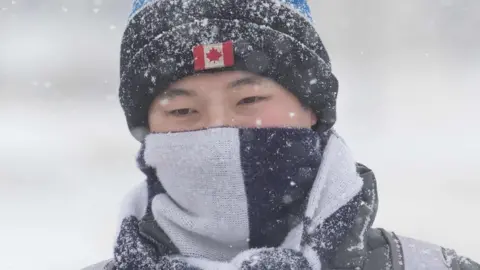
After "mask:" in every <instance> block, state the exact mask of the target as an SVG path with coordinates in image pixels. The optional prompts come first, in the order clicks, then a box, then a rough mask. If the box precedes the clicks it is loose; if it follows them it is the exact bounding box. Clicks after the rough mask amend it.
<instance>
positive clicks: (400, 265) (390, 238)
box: [380, 229, 415, 270]
mask: <svg viewBox="0 0 480 270" xmlns="http://www.w3.org/2000/svg"><path fill="white" fill-rule="evenodd" d="M380 231H381V232H382V234H383V236H384V237H385V239H386V240H387V244H388V246H389V250H390V258H391V261H392V270H409V268H407V267H405V263H404V256H403V249H402V244H401V243H400V239H398V237H397V235H396V234H394V233H390V232H387V231H386V230H384V229H380ZM412 269H415V268H412Z"/></svg>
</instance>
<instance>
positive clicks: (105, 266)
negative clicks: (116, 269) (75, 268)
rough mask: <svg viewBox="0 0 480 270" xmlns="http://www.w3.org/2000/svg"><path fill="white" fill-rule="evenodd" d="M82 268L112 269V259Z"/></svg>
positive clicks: (87, 269) (95, 269)
mask: <svg viewBox="0 0 480 270" xmlns="http://www.w3.org/2000/svg"><path fill="white" fill-rule="evenodd" d="M82 270H113V261H112V260H106V261H103V262H99V263H96V264H93V265H90V266H87V267H85V268H83V269H82Z"/></svg>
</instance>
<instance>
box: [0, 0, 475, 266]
mask: <svg viewBox="0 0 480 270" xmlns="http://www.w3.org/2000/svg"><path fill="white" fill-rule="evenodd" d="M313 2H314V3H312V9H313V15H314V18H315V19H316V23H317V27H318V29H319V31H321V35H322V37H323V40H324V42H325V44H326V46H327V48H328V49H329V52H330V55H331V57H332V59H333V65H334V66H333V67H334V72H335V73H336V74H337V76H338V77H339V80H340V85H341V88H340V96H339V120H338V124H337V129H338V130H339V132H340V133H341V134H343V136H344V137H345V139H346V140H347V141H348V142H349V144H350V146H351V148H352V149H353V152H354V153H355V155H356V157H357V158H358V160H359V161H362V162H363V163H366V164H367V165H368V166H370V167H371V168H372V169H374V170H375V172H376V175H377V178H378V185H379V189H380V210H379V216H378V219H377V222H376V225H377V226H384V227H386V228H388V229H391V230H395V231H397V232H398V233H399V234H403V235H408V236H411V237H417V238H422V239H425V240H428V241H432V242H436V243H439V244H442V245H445V246H449V247H453V248H456V249H457V251H458V252H459V253H462V254H465V255H467V256H470V257H472V258H474V259H476V260H480V235H479V228H480V214H479V213H480V210H479V208H480V196H479V190H480V139H479V138H480V119H479V118H480V105H479V102H480V92H479V90H480V32H479V31H480V30H479V29H480V17H479V16H478V14H480V1H479V0H402V1H378V0H377V1H371V0H357V1H353V0H329V1H326V0H315V1H313ZM129 8H130V1H127V0H81V1H80V0H63V1H60V0H16V1H11V0H8V1H7V0H0V269H2V270H17V269H36V270H44V269H45V270H60V269H80V268H82V267H83V266H86V265H88V264H91V263H94V262H96V261H99V260H103V259H107V258H109V257H110V256H111V249H112V248H111V246H112V242H113V237H114V233H115V227H116V215H117V211H118V207H119V202H120V200H121V198H122V196H123V195H124V194H125V193H126V192H127V190H128V189H130V188H131V187H132V186H133V185H135V184H137V183H139V182H140V181H142V180H143V176H142V175H141V174H140V173H139V172H138V171H137V170H136V168H135V161H134V157H135V154H136V151H137V149H138V147H139V145H138V143H137V142H136V141H135V140H134V139H133V138H131V137H130V134H129V132H128V130H127V128H126V124H125V120H124V118H123V113H122V111H121V109H120V106H119V104H118V101H117V86H118V62H119V46H120V38H121V34H122V31H123V29H124V27H125V21H126V18H127V15H128V13H129Z"/></svg>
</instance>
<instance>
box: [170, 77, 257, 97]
mask: <svg viewBox="0 0 480 270" xmlns="http://www.w3.org/2000/svg"><path fill="white" fill-rule="evenodd" d="M259 83H260V78H259V77H257V76H248V77H244V78H241V79H238V80H235V81H232V82H230V83H229V84H228V85H227V89H233V88H237V87H240V86H244V85H257V84H259ZM161 96H162V97H163V98H170V99H171V98H175V97H178V96H184V97H193V96H197V93H195V91H192V90H188V89H183V88H169V89H167V90H165V92H163V93H162V95H161Z"/></svg>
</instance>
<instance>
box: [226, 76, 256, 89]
mask: <svg viewBox="0 0 480 270" xmlns="http://www.w3.org/2000/svg"><path fill="white" fill-rule="evenodd" d="M259 83H260V78H259V77H257V76H248V77H244V78H241V79H238V80H235V81H233V82H230V83H229V84H228V86H227V88H228V89H232V88H236V87H240V86H244V85H257V84H259Z"/></svg>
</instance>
